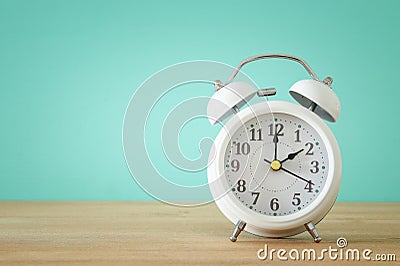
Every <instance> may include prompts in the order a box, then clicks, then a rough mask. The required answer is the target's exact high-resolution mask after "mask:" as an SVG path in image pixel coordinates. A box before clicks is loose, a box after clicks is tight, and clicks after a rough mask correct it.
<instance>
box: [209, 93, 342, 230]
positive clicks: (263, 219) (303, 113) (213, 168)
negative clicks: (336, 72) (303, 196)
mask: <svg viewBox="0 0 400 266" xmlns="http://www.w3.org/2000/svg"><path fill="white" fill-rule="evenodd" d="M271 112H272V113H285V114H288V115H292V116H295V117H297V118H298V119H300V120H303V121H305V122H306V123H308V124H309V125H310V126H311V127H313V128H314V129H315V130H316V132H317V133H318V134H319V135H320V137H321V141H323V142H324V144H325V146H326V149H327V154H328V165H329V168H328V169H329V171H328V175H327V180H326V182H325V185H324V187H323V189H322V190H321V191H320V193H319V195H318V196H317V197H316V198H315V200H314V201H313V202H312V203H310V204H309V205H308V206H307V207H305V208H304V209H302V210H301V211H299V212H296V213H294V214H290V215H285V216H269V215H263V214H259V213H256V212H254V211H253V210H250V209H249V208H246V207H245V206H244V205H243V204H242V203H241V202H240V201H239V200H238V199H237V198H236V197H235V196H234V194H233V192H232V191H230V190H228V191H227V192H225V193H224V194H223V195H222V196H221V193H220V192H221V186H223V185H224V184H223V183H224V178H220V179H219V178H218V177H219V176H223V173H224V171H225V167H224V165H225V164H224V155H225V154H224V153H225V151H226V148H227V145H228V143H229V141H230V137H229V136H230V135H232V134H234V133H235V132H236V131H237V130H238V129H239V128H240V127H241V125H242V124H244V123H245V122H247V121H248V120H250V119H252V118H254V116H260V115H263V114H270V113H271ZM242 121H243V122H242ZM341 172H342V160H341V155H340V150H339V146H338V144H337V141H336V138H335V136H334V135H333V133H332V131H331V130H330V128H329V127H328V126H327V124H325V123H324V122H323V121H322V119H321V118H319V117H318V116H317V115H316V114H314V113H313V112H311V111H309V110H308V109H306V108H305V107H303V106H300V105H296V104H294V103H291V102H284V101H270V102H262V103H258V104H255V105H251V106H248V107H247V108H245V109H243V110H241V111H240V112H239V113H237V114H236V115H235V116H234V117H232V118H231V119H230V120H229V121H228V122H227V123H226V124H225V125H224V129H222V130H221V131H220V133H219V134H218V136H217V137H216V139H215V141H214V145H213V150H212V151H211V152H210V156H209V167H208V169H207V175H208V183H209V186H210V190H211V194H212V195H213V197H214V200H215V202H216V204H217V206H218V208H219V209H220V211H221V212H222V213H223V214H224V215H225V216H226V217H227V218H228V219H229V220H230V221H231V222H232V223H234V224H236V222H237V221H238V220H243V221H245V222H246V223H247V226H246V228H245V231H247V232H250V233H253V234H256V235H260V236H267V237H283V236H290V235H294V234H298V233H301V232H303V231H305V230H306V229H305V227H304V224H306V223H308V222H313V223H314V224H317V223H318V222H320V221H321V220H322V219H323V218H324V217H325V216H326V214H327V213H328V212H329V210H330V209H331V208H332V206H333V205H334V203H335V201H336V198H337V195H338V193H339V188H340V183H341Z"/></svg>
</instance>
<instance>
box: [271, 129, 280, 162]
mask: <svg viewBox="0 0 400 266" xmlns="http://www.w3.org/2000/svg"><path fill="white" fill-rule="evenodd" d="M278 141H279V140H278V133H277V132H275V136H274V139H273V140H272V142H273V143H275V155H274V160H277V158H278Z"/></svg>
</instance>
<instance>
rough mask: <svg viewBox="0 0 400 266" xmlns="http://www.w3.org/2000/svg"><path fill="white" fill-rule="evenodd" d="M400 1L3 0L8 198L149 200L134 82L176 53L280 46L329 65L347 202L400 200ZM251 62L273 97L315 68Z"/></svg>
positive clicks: (2, 168) (1, 168)
mask: <svg viewBox="0 0 400 266" xmlns="http://www.w3.org/2000/svg"><path fill="white" fill-rule="evenodd" d="M399 9H400V2H399V1H324V2H322V1H204V0H203V1H140V2H139V1H88V0H86V1H77V0H69V1H53V0H48V1H43V0H35V1H29V0H26V1H20V0H16V1H14V0H13V1H5V0H0V92H1V94H0V122H1V130H0V138H1V148H0V199H9V200H14V199H21V200H28V199H33V200H85V199H95V200H108V199H109V200H124V199H129V200H149V199H152V198H151V197H150V196H148V195H147V194H146V193H145V192H143V191H142V190H141V189H140V188H139V187H138V186H137V185H136V183H135V182H134V181H133V179H132V178H131V176H130V174H129V171H128V169H127V167H126V165H125V161H124V156H123V150H122V141H121V135H122V120H123V116H124V112H125V108H126V106H127V105H128V102H129V99H130V97H131V96H132V94H133V93H134V91H135V89H136V88H138V87H139V86H140V84H141V83H142V82H143V81H145V80H146V78H148V77H149V76H150V75H152V74H153V73H155V72H156V71H158V70H160V69H162V68H164V67H166V66H169V65H171V64H175V63H178V62H182V61H187V60H197V59H205V60H215V61H220V62H225V63H227V64H230V65H236V64H237V63H238V62H240V61H241V60H242V59H244V58H246V57H249V56H252V55H255V54H260V53H271V52H274V53H275V52H280V53H288V54H293V55H297V56H301V57H303V58H304V59H306V60H307V62H308V63H309V64H310V65H311V66H312V67H313V68H314V70H315V71H316V72H317V73H318V74H319V75H320V76H321V77H324V76H327V75H331V76H333V77H334V89H335V91H336V93H337V94H338V95H339V97H340V99H341V103H342V113H341V117H340V118H339V121H338V123H337V124H332V125H331V128H332V130H333V132H334V133H335V135H336V136H337V139H338V142H339V144H340V146H341V150H342V155H343V167H344V168H343V182H342V187H341V192H340V195H339V200H341V201H399V200H400V193H398V187H399V186H400V174H399V172H398V171H397V166H398V165H399V158H398V152H399V150H400V145H399V129H400V127H399V118H398V115H399V114H400V112H399V109H398V102H399V99H400V92H399V91H400V90H399V88H398V86H399V85H398V82H399V74H398V72H399V70H400V52H399V47H400V37H399V29H400V17H399V16H398V10H399ZM245 72H246V73H247V74H249V75H250V76H251V77H252V78H254V80H255V81H256V82H257V83H258V84H261V85H263V84H265V85H266V86H272V85H273V86H276V87H277V88H278V90H279V95H278V96H277V97H276V99H279V100H290V99H289V96H288V93H287V88H288V87H289V86H290V85H291V84H292V83H294V82H295V81H296V80H298V79H301V78H307V77H308V76H307V75H306V73H305V72H304V70H303V69H301V68H300V67H299V66H298V65H295V64H291V63H287V62H280V61H275V62H258V63H254V64H253V65H251V66H248V67H246V69H245ZM211 94H212V90H210V91H209V95H211ZM188 130H190V129H188ZM192 130H195V129H192Z"/></svg>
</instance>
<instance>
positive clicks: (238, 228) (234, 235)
mask: <svg viewBox="0 0 400 266" xmlns="http://www.w3.org/2000/svg"><path fill="white" fill-rule="evenodd" d="M245 227H246V223H245V222H243V221H242V220H239V221H238V222H237V223H236V225H235V229H234V230H233V233H232V235H231V236H230V237H229V239H230V240H231V241H232V242H236V240H237V238H238V236H239V235H240V233H241V232H242V231H243V229H244V228H245Z"/></svg>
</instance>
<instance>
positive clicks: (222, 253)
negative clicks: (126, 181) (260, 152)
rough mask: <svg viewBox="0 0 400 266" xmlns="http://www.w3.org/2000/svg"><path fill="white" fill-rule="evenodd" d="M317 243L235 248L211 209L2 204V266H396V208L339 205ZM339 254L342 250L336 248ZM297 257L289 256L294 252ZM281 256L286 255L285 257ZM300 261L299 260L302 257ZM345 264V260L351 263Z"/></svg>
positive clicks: (399, 236)
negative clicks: (305, 254)
mask: <svg viewBox="0 0 400 266" xmlns="http://www.w3.org/2000/svg"><path fill="white" fill-rule="evenodd" d="M317 228H318V231H319V233H320V235H321V236H322V238H323V240H322V242H321V243H318V244H316V243H313V242H312V239H311V237H310V236H309V235H308V233H302V234H300V235H297V236H293V237H290V238H284V239H267V238H261V237H257V236H254V235H251V234H248V233H245V232H244V233H242V234H241V235H240V237H239V239H238V241H237V242H236V243H232V242H230V241H229V239H228V237H229V235H230V233H231V232H232V230H233V225H232V224H231V223H230V222H229V221H228V220H227V219H226V218H225V217H224V216H223V215H222V214H221V213H220V212H219V210H218V209H217V207H216V206H215V204H208V205H205V206H201V207H192V208H188V207H186V208H184V207H174V206H170V205H166V204H163V203H158V202H93V201H85V202H74V201H72V202H62V201H43V202H37V201H27V202H24V201H1V202H0V264H1V265H15V264H24V265H32V264H41V265H63V264H79V265H81V264H90V265H121V264H124V265H167V264H171V265H192V264H193V265H211V264H214V265H236V264H237V265H257V264H259V265H262V264H264V265H265V264H268V265H271V264H274V265H275V264H276V265H288V264H296V265H299V264H304V265H309V264H310V262H309V261H308V260H301V258H300V261H294V260H292V259H290V258H288V260H287V261H284V260H280V259H279V258H277V257H276V254H275V257H273V260H272V261H271V259H270V257H268V258H267V259H266V260H259V259H258V258H257V251H258V250H259V249H262V248H264V247H265V244H267V245H268V249H269V251H270V249H276V250H278V249H285V250H286V251H287V252H289V251H290V250H291V249H297V250H299V251H300V253H301V252H302V251H303V250H304V249H315V250H316V252H317V256H319V255H320V253H319V252H320V251H321V250H322V249H328V248H329V246H331V247H332V248H337V249H339V248H338V246H337V244H336V240H337V239H338V238H339V237H345V238H346V240H347V243H348V245H347V247H345V248H343V250H344V251H346V250H347V249H358V250H360V252H362V251H363V250H364V249H371V250H372V254H370V257H371V258H375V257H374V256H375V255H376V254H395V255H396V260H397V261H387V262H382V261H379V262H375V264H377V265H398V264H399V261H400V250H399V248H400V203H337V204H336V205H335V206H334V208H333V209H332V211H331V212H330V213H329V214H328V215H327V217H326V218H325V219H324V220H323V221H322V222H320V223H319V224H318V226H317ZM339 250H340V249H339ZM293 254H295V253H293ZM286 257H288V254H287V253H286ZM300 257H301V256H300ZM350 257H351V256H350ZM372 262H373V261H372V260H371V261H366V260H363V259H362V258H361V259H360V261H346V260H340V259H337V260H332V259H330V258H329V256H328V255H327V254H326V256H325V258H324V259H323V260H320V261H317V262H314V261H312V262H311V263H314V264H315V263H318V264H324V265H346V264H352V263H353V264H356V265H360V264H362V265H369V264H371V263H372Z"/></svg>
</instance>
